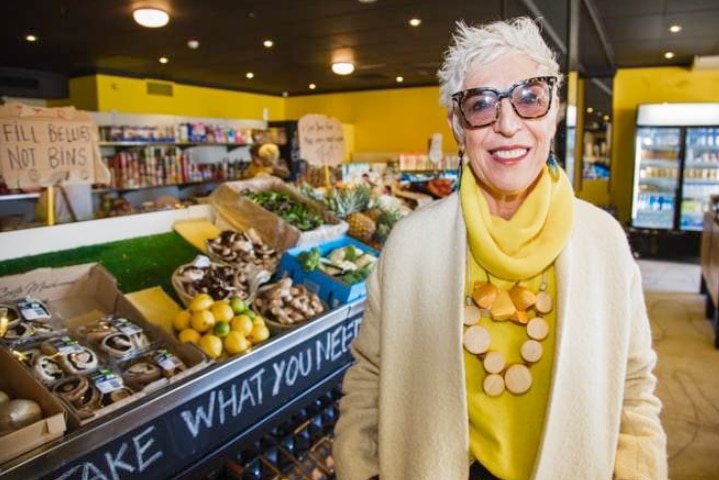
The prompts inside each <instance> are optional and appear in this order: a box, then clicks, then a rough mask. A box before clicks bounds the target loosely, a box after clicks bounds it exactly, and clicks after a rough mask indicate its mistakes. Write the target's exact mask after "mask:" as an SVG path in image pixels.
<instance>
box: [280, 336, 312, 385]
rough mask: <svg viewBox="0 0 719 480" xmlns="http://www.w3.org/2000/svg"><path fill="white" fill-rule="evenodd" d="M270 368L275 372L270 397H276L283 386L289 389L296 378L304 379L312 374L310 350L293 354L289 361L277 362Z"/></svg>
mask: <svg viewBox="0 0 719 480" xmlns="http://www.w3.org/2000/svg"><path fill="white" fill-rule="evenodd" d="M272 368H273V370H274V371H275V381H274V383H273V386H272V396H276V395H277V394H279V392H280V388H281V387H282V386H283V385H284V386H286V387H291V386H293V385H294V384H295V383H296V382H297V378H298V377H306V376H308V375H309V374H310V373H311V372H312V348H311V347H310V348H307V349H305V350H302V351H300V352H297V353H295V354H293V355H292V356H291V357H290V358H289V360H284V359H283V360H279V361H278V362H275V363H273V364H272Z"/></svg>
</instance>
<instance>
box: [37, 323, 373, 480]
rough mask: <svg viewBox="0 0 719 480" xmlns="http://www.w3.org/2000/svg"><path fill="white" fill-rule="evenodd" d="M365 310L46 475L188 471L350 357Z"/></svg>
mask: <svg viewBox="0 0 719 480" xmlns="http://www.w3.org/2000/svg"><path fill="white" fill-rule="evenodd" d="M360 322H361V311H360V312H359V313H358V314H355V315H354V316H353V317H350V318H347V319H345V320H343V321H341V322H339V323H335V324H332V325H331V326H330V327H328V328H327V329H325V330H323V331H321V332H320V333H317V334H315V335H314V336H311V337H309V338H308V339H306V340H305V341H303V342H301V343H300V344H298V345H296V346H294V347H292V348H289V349H286V350H281V349H278V353H277V354H276V355H275V356H273V357H271V358H269V359H268V360H267V361H264V362H261V363H260V364H258V365H255V366H254V367H253V368H251V369H249V370H248V371H246V372H244V373H242V374H241V375H238V376H237V377H235V378H232V379H231V380H229V381H227V382H225V383H223V384H221V385H219V386H217V387H215V388H213V389H211V390H208V391H205V392H203V393H201V394H199V395H198V396H196V397H194V398H192V399H191V400H189V401H188V402H186V403H184V404H182V405H181V406H179V407H177V408H175V409H173V410H171V411H169V412H167V413H165V414H163V415H162V416H160V417H158V418H155V419H153V420H151V421H150V422H148V423H146V424H144V425H143V426H142V427H140V428H137V429H135V430H133V431H131V432H128V433H126V434H124V435H122V436H121V437H119V438H117V439H115V440H112V441H111V442H109V443H107V444H105V445H103V446H101V447H99V448H97V449H95V450H93V451H91V452H87V454H85V455H84V456H83V457H81V458H79V459H78V460H75V461H73V462H72V463H70V464H68V465H66V466H64V467H63V468H62V469H60V470H58V471H56V472H54V473H53V474H52V475H48V476H46V477H44V478H46V479H47V480H49V479H55V480H81V479H82V480H88V479H93V480H130V479H148V478H166V477H169V476H173V475H175V474H177V473H179V472H182V471H183V470H184V469H185V468H186V467H187V466H189V465H191V464H193V463H194V462H196V461H197V460H198V459H200V458H201V457H203V456H205V455H207V454H208V453H210V452H212V451H213V450H216V449H218V448H220V447H222V446H223V445H224V444H226V443H227V442H229V441H230V440H232V439H235V438H236V437H237V436H238V435H241V434H242V432H243V431H245V430H247V429H248V428H249V427H251V426H252V425H255V424H257V423H258V422H260V421H261V420H262V419H263V418H265V417H266V416H268V415H269V414H271V413H272V412H274V411H276V410H277V409H278V408H280V407H282V406H284V405H286V404H287V403H288V402H291V401H292V399H293V398H294V397H296V396H298V395H300V394H301V393H302V392H304V391H306V390H308V389H310V388H311V387H312V386H313V385H315V384H317V383H319V382H321V381H322V380H323V379H324V378H326V377H328V376H330V375H331V374H332V373H333V372H336V371H337V370H338V369H340V368H342V367H343V366H346V365H348V364H349V363H350V362H351V360H352V357H351V355H350V352H349V346H350V343H351V342H352V340H353V339H354V338H355V337H356V336H357V333H358V330H359V325H360Z"/></svg>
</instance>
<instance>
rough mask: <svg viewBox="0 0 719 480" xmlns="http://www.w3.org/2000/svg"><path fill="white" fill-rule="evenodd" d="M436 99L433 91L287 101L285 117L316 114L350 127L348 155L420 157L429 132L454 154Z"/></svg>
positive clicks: (443, 113) (422, 89)
mask: <svg viewBox="0 0 719 480" xmlns="http://www.w3.org/2000/svg"><path fill="white" fill-rule="evenodd" d="M438 99H439V90H438V88H437V87H417V88H403V89H389V90H373V91H367V92H353V93H335V94H324V95H308V96H303V97H295V98H287V99H286V100H287V103H286V106H285V113H286V115H287V117H286V118H287V119H288V120H296V119H298V118H300V117H301V116H302V115H305V114H308V113H319V114H323V115H327V116H330V117H334V118H336V119H338V120H339V121H340V122H342V123H343V124H351V125H353V126H354V141H353V143H354V149H353V152H360V153H361V152H425V151H427V148H428V145H429V144H428V142H429V139H430V137H431V136H432V134H433V133H435V132H440V133H442V136H443V142H442V144H443V145H442V146H443V149H444V151H445V152H455V151H456V149H457V147H456V143H455V141H454V138H453V137H452V133H451V131H450V129H449V126H448V124H447V114H446V110H445V109H444V108H443V107H441V106H440V105H439V101H438Z"/></svg>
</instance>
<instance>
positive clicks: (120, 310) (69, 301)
mask: <svg viewBox="0 0 719 480" xmlns="http://www.w3.org/2000/svg"><path fill="white" fill-rule="evenodd" d="M26 296H32V297H34V298H37V299H39V300H41V301H43V302H44V303H45V305H46V306H47V308H48V310H49V311H50V312H51V314H52V320H51V322H53V323H54V324H56V325H59V326H62V327H64V328H67V329H68V331H69V332H70V333H71V334H72V336H73V337H75V338H80V335H79V333H78V332H80V330H81V327H82V326H84V325H89V324H92V323H94V322H97V321H98V320H100V319H102V318H103V317H105V316H106V315H107V314H115V315H117V316H120V317H125V318H127V319H128V320H130V322H132V323H134V324H135V325H137V326H139V327H141V328H142V330H143V331H144V332H145V333H146V334H147V336H148V337H149V338H150V340H151V341H152V342H153V344H154V343H158V344H162V345H163V346H165V347H166V348H169V350H170V351H172V352H173V353H174V354H176V355H177V356H178V357H179V358H180V359H181V360H182V361H183V362H184V364H185V366H186V367H187V368H186V369H185V370H184V371H182V372H180V373H178V374H177V375H175V376H173V377H170V378H162V379H160V380H158V381H157V382H153V383H152V384H151V385H148V386H147V388H143V389H142V390H140V391H136V392H135V393H134V394H133V395H130V396H128V397H127V398H124V399H121V400H119V401H116V402H114V403H112V404H110V405H107V406H105V407H102V408H100V409H98V410H95V411H94V412H93V413H92V415H91V416H89V417H88V416H85V415H83V416H80V415H78V413H77V412H76V411H75V410H74V409H73V408H72V407H70V406H69V405H68V406H67V409H68V412H69V414H70V415H69V418H68V422H69V424H70V425H71V426H72V427H77V426H80V425H84V424H86V423H88V422H90V421H93V420H95V419H96V418H99V417H102V416H103V415H106V414H108V413H110V412H112V411H115V410H117V409H118V408H121V407H123V406H125V405H127V404H129V403H133V402H136V401H137V400H138V399H140V398H141V397H142V396H143V395H144V394H146V393H147V392H148V391H151V390H156V389H157V388H160V387H163V386H165V385H167V384H168V383H172V382H175V381H177V380H179V379H180V378H184V377H186V376H188V375H190V374H192V373H194V372H196V371H198V370H200V369H202V368H205V367H206V366H207V365H208V361H207V359H206V357H205V356H204V355H203V354H202V352H201V351H200V350H199V349H198V348H196V347H195V346H194V345H187V344H182V343H180V342H179V341H178V340H177V339H176V338H175V337H174V336H172V335H170V334H168V333H167V332H165V331H164V330H163V329H162V328H161V327H159V326H158V325H155V324H153V323H152V322H150V321H147V319H145V318H144V317H143V315H142V313H141V312H140V311H139V310H137V308H136V307H135V306H134V305H133V304H132V303H131V302H130V301H129V300H128V299H127V298H126V297H125V296H124V295H123V294H122V292H120V290H119V289H118V288H117V281H116V280H115V278H114V277H113V276H112V275H111V274H110V273H109V272H108V271H107V270H106V269H105V268H104V267H103V266H102V265H100V264H97V263H88V264H83V265H74V266H69V267H62V268H40V269H36V270H32V271H29V272H26V273H22V274H18V275H11V276H6V277H0V303H12V302H13V301H14V300H17V299H18V298H23V297H26ZM81 343H85V344H86V345H87V346H88V347H91V348H92V349H93V350H94V351H96V352H98V349H97V348H95V346H94V345H93V344H92V343H89V342H81ZM98 353H100V352H98ZM18 363H19V362H18ZM106 364H107V365H109V366H110V367H117V366H118V365H119V362H117V363H115V362H114V361H113V360H112V359H110V360H107V359H106ZM113 370H116V368H113ZM117 373H120V372H117Z"/></svg>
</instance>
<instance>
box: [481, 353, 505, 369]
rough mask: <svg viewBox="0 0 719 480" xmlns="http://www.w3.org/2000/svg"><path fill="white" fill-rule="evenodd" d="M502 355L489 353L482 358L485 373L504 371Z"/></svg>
mask: <svg viewBox="0 0 719 480" xmlns="http://www.w3.org/2000/svg"><path fill="white" fill-rule="evenodd" d="M505 363H506V362H505V361H504V355H502V354H501V353H499V352H489V353H488V354H487V355H485V357H484V361H483V362H482V365H484V370H485V371H486V372H487V373H499V372H501V371H502V370H504V365H505Z"/></svg>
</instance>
